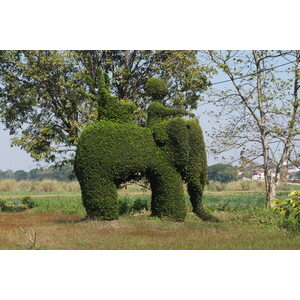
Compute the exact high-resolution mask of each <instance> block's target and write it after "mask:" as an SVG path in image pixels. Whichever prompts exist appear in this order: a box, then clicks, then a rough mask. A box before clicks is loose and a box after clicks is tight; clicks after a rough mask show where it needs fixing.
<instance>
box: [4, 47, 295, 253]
mask: <svg viewBox="0 0 300 300" xmlns="http://www.w3.org/2000/svg"><path fill="white" fill-rule="evenodd" d="M299 68H300V51H299V50H251V51H250V50H249V51H244V50H241V51H239V50H226V51H225V50H214V51H211V50H208V51H196V50H182V51H181V50H175V51H174V50H88V51H82V50H80V51H79V50H78V51H77V50H65V51H58V50H40V51H39V50H2V51H0V79H1V84H0V110H1V111H0V118H1V123H2V127H3V129H2V134H3V130H4V129H5V130H6V131H5V132H6V138H7V139H8V138H9V139H10V143H11V145H12V146H14V147H18V148H20V149H22V152H20V153H22V155H23V157H24V160H23V162H22V164H23V166H24V169H25V170H23V169H22V164H19V165H18V166H17V167H16V165H15V162H14V156H13V152H11V153H10V151H9V150H8V146H9V145H8V144H7V143H6V146H5V147H6V148H5V147H4V148H3V149H6V150H5V151H6V153H5V156H6V159H5V160H3V161H2V164H3V165H6V166H7V164H11V165H12V167H11V168H12V169H13V170H12V169H10V168H7V169H6V170H5V169H3V170H1V171H0V208H1V212H0V223H1V230H0V248H2V249H299V247H300V235H299V229H300V192H298V190H300V187H299V185H298V183H299V180H300V168H299V166H300V159H299V157H300V144H299V140H300V139H299V136H300V127H299V124H300V113H299V108H300V99H299V94H300V69H299ZM103 72H104V73H103ZM103 74H105V76H106V77H105V76H104V75H103ZM103 76H104V77H103ZM101 78H102V79H103V78H107V79H108V81H109V82H110V83H111V85H109V87H108V88H107V87H105V89H108V92H109V93H111V94H112V95H113V96H115V97H117V99H119V100H121V101H123V102H124V103H126V102H127V103H128V102H132V103H134V105H135V110H134V114H133V117H132V120H131V121H130V122H133V123H135V124H136V125H139V126H140V127H147V109H148V107H149V105H150V103H151V102H152V101H154V100H155V99H154V100H153V98H151V97H150V96H149V95H148V94H147V84H148V82H150V81H149V80H150V79H151V78H152V79H154V81H153V82H156V83H157V84H158V89H159V88H163V92H162V94H163V98H162V99H164V100H163V102H162V103H163V105H165V106H166V107H167V109H169V110H172V109H173V110H174V111H175V110H178V111H181V112H182V110H185V111H186V110H188V112H189V113H188V117H187V118H196V119H198V120H199V121H200V123H201V126H202V128H203V133H204V138H205V142H206V151H207V155H208V164H209V167H208V180H209V184H208V185H207V186H206V187H205V189H204V195H203V206H204V209H205V210H206V211H207V212H209V213H211V215H212V218H211V220H210V222H208V221H203V220H200V219H198V218H197V217H196V216H195V215H194V214H193V213H192V207H191V204H190V202H189V197H188V195H187V193H186V195H185V198H186V205H187V207H188V211H189V212H188V217H187V219H186V221H185V222H183V223H174V222H172V221H170V220H168V219H166V218H163V219H158V218H155V217H151V216H150V215H151V209H150V207H151V200H150V199H151V191H150V188H149V182H147V180H143V181H133V182H129V183H125V184H123V185H121V186H120V189H119V192H118V210H119V215H120V218H119V219H118V220H114V221H111V222H105V221H101V220H90V219H87V218H86V211H85V209H84V206H83V204H82V200H81V192H80V187H79V183H78V181H77V180H76V176H75V174H74V170H73V166H74V158H75V153H76V147H77V144H78V140H79V138H80V135H81V132H82V131H84V129H85V128H86V127H87V126H88V125H89V124H91V123H93V122H95V121H96V120H97V116H98V115H100V116H101V105H102V104H101V99H102V98H101V97H102V94H101V93H102V91H103V90H104V88H103V86H102V85H103V84H102V81H101V80H102V79H101ZM103 80H104V79H103ZM103 82H104V81H103ZM99 99H100V100H99ZM103 99H104V98H103ZM111 99H113V98H111ZM111 101H112V100H111ZM97 105H98V106H97ZM185 115H187V113H185ZM8 134H9V136H8ZM29 157H30V158H29ZM32 159H33V160H34V161H36V162H38V164H42V165H43V167H37V166H36V167H35V168H31V169H29V168H28V164H29V163H31V162H32ZM30 161H31V162H30ZM205 163H206V162H205ZM199 180H200V178H199ZM205 180H206V179H204V181H205ZM212 221H214V222H212ZM124 236H125V237H126V238H125V239H124V238H122V237H124Z"/></svg>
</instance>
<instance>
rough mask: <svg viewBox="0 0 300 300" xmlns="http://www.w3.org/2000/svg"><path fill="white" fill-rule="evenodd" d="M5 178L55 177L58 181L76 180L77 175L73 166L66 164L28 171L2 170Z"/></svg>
mask: <svg viewBox="0 0 300 300" xmlns="http://www.w3.org/2000/svg"><path fill="white" fill-rule="evenodd" d="M3 179H15V180H17V181H20V180H45V179H53V180H58V181H70V180H76V177H75V175H74V174H73V168H72V167H70V166H64V167H62V168H54V167H49V168H46V169H43V168H35V169H32V170H30V171H29V172H26V171H24V170H18V171H15V172H14V171H12V170H7V171H1V170H0V180H3Z"/></svg>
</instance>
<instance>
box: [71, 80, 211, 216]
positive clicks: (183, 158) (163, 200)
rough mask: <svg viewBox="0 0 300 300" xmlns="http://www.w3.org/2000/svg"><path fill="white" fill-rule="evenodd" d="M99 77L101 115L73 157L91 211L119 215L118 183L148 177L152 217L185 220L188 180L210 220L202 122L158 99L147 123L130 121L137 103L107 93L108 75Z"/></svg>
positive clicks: (91, 213) (195, 203)
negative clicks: (206, 207) (204, 203)
mask: <svg viewBox="0 0 300 300" xmlns="http://www.w3.org/2000/svg"><path fill="white" fill-rule="evenodd" d="M101 80H102V81H103V90H102V96H100V97H99V107H100V106H101V108H99V117H98V119H99V120H98V121H97V122H95V123H93V124H91V125H89V126H88V127H87V128H86V129H85V130H84V131H83V132H82V134H81V137H80V139H79V142H78V147H77V152H76V159H75V172H76V175H77V178H78V180H79V183H80V186H81V191H82V199H83V204H84V206H85V208H86V211H87V214H88V216H89V217H92V218H95V217H97V218H101V219H104V220H113V219H117V218H118V203H117V188H118V186H119V185H120V184H122V183H125V182H127V181H130V180H139V179H141V178H143V177H146V178H147V179H148V180H149V182H150V187H151V190H152V201H151V212H152V215H153V216H157V217H170V218H171V219H173V220H176V221H184V219H185V217H186V213H187V208H186V202H185V197H184V190H183V182H185V183H187V189H188V193H189V196H190V201H191V203H192V207H193V211H194V212H195V213H196V214H197V215H198V216H199V217H200V218H202V219H209V215H208V214H207V213H205V212H204V210H203V207H202V193H203V189H204V185H205V184H206V183H207V162H206V152H205V145H204V140H203V135H202V131H201V128H200V125H199V123H198V121H197V120H195V119H193V120H186V119H183V118H181V117H179V116H183V115H188V114H189V113H188V112H187V111H185V110H182V109H179V110H178V109H173V108H169V107H165V106H164V105H163V104H162V103H161V101H160V100H161V99H157V100H155V101H152V103H151V104H150V105H149V107H148V126H147V127H146V128H145V127H141V126H138V125H136V124H134V123H133V122H132V116H133V112H134V110H135V106H134V105H133V104H132V103H128V102H124V101H119V100H118V99H116V98H114V97H112V96H109V95H108V93H107V91H108V89H109V86H108V85H107V84H106V81H105V77H104V76H102V79H101ZM156 83H157V82H156ZM154 92H155V91H154ZM99 94H101V91H100V93H99ZM155 94H156V96H157V95H162V97H164V95H165V93H164V92H160V93H157V92H155ZM152 100H153V99H152Z"/></svg>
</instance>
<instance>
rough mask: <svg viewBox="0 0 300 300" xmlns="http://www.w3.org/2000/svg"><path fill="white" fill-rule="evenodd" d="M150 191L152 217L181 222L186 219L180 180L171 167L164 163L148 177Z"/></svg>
mask: <svg viewBox="0 0 300 300" xmlns="http://www.w3.org/2000/svg"><path fill="white" fill-rule="evenodd" d="M148 178H149V181H150V185H151V190H152V201H151V211H152V216H157V217H160V218H161V217H170V218H171V219H173V220H175V221H179V222H182V221H184V219H185V217H186V202H185V198H184V190H183V184H182V179H181V176H180V174H179V173H177V171H176V170H175V168H173V167H172V166H170V165H168V164H166V163H164V164H160V165H159V166H157V168H155V170H152V172H151V173H150V175H149V176H148Z"/></svg>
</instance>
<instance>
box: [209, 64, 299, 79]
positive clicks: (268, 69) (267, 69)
mask: <svg viewBox="0 0 300 300" xmlns="http://www.w3.org/2000/svg"><path fill="white" fill-rule="evenodd" d="M295 62H297V61H290V62H288V63H284V64H281V65H277V66H274V67H271V68H266V69H263V70H261V71H260V72H256V73H252V74H248V75H243V76H240V77H237V78H235V80H239V79H242V78H245V77H249V76H254V75H258V74H260V73H262V72H265V71H270V70H274V69H276V68H279V67H283V66H286V65H289V64H293V63H295ZM225 82H231V79H227V80H223V81H218V82H213V83H212V84H211V85H216V84H220V83H225Z"/></svg>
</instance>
